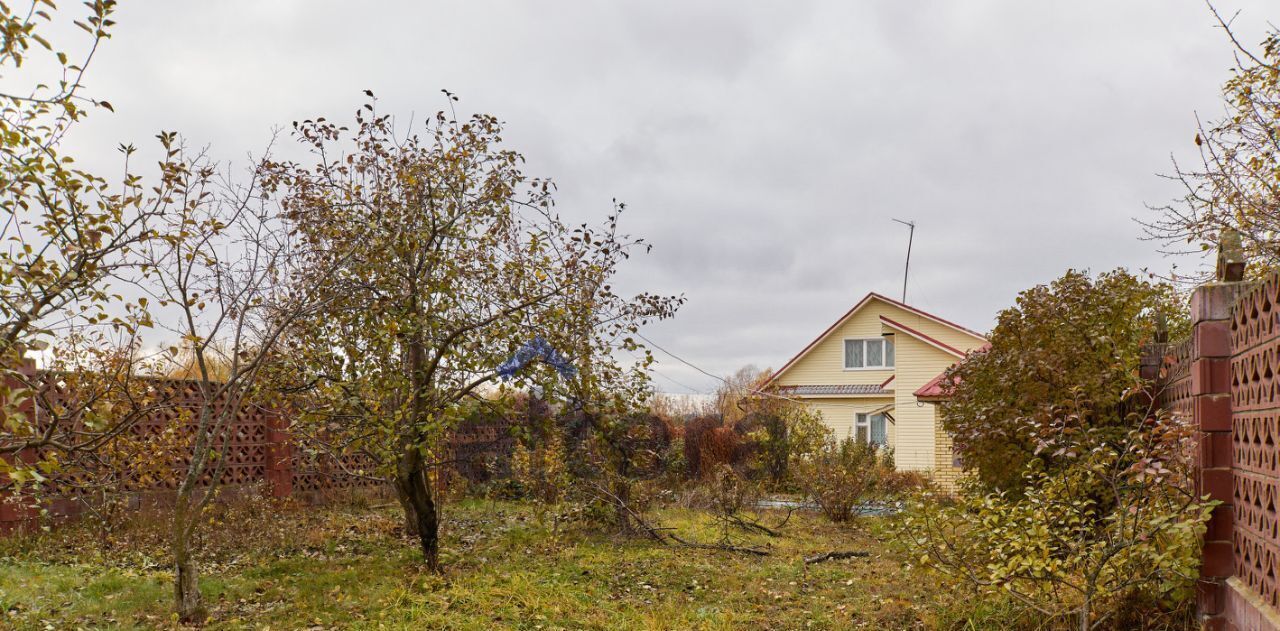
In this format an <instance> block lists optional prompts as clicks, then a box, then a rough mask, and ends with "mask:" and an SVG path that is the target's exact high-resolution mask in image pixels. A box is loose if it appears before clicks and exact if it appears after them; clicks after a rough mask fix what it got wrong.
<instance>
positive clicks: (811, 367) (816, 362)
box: [774, 298, 983, 394]
mask: <svg viewBox="0 0 1280 631" xmlns="http://www.w3.org/2000/svg"><path fill="white" fill-rule="evenodd" d="M882 315H883V316H884V317H886V318H889V319H891V320H894V321H896V322H898V323H899V324H902V325H904V326H909V327H911V328H913V329H915V330H917V331H920V332H921V333H924V334H925V335H928V336H930V337H932V338H934V339H936V340H939V341H941V342H943V343H945V344H948V345H950V346H953V347H955V348H958V349H960V350H962V351H967V350H970V349H973V348H977V347H978V346H980V345H981V344H982V343H983V342H982V340H980V339H978V338H975V337H973V336H972V335H967V334H965V333H961V332H959V331H957V330H955V329H953V328H951V327H949V326H944V325H941V324H938V323H937V322H934V321H933V320H930V319H928V318H925V317H923V316H920V315H916V314H914V313H912V312H910V311H907V310H905V309H903V308H901V307H897V306H895V305H892V304H889V303H887V302H884V301H883V300H879V299H877V298H871V299H870V302H869V303H868V304H866V305H863V307H862V309H861V310H860V311H858V312H857V313H855V314H854V315H853V317H851V318H849V321H847V322H845V323H844V324H843V325H841V326H840V327H838V328H837V329H836V330H835V331H832V332H831V334H830V335H828V336H827V338H826V339H825V340H823V341H821V342H819V343H818V345H817V346H816V347H815V348H814V349H813V350H811V351H809V354H808V355H805V356H804V357H801V358H800V361H798V362H796V363H795V364H793V365H792V366H791V367H790V368H788V369H787V370H786V372H784V373H782V374H781V375H778V377H777V379H775V380H774V384H775V385H779V386H795V385H846V384H877V385H878V384H881V383H883V382H884V380H886V379H888V378H889V377H890V376H892V375H893V374H894V371H893V370H845V369H844V340H845V338H878V337H880V334H881V333H884V332H886V331H885V330H884V327H883V325H881V323H880V316H882ZM817 333H820V331H819V332H815V335H816V334H817ZM903 337H906V336H905V335H902V334H898V335H896V336H895V337H894V340H895V341H898V340H901V339H902V338H903ZM953 361H954V358H953ZM896 363H897V364H898V366H899V367H901V365H902V355H901V351H899V353H898V356H897V358H896ZM948 365H950V364H948ZM944 368H946V366H943V368H940V369H938V371H937V372H935V373H934V374H932V375H929V378H930V379H932V378H933V377H936V376H937V375H938V373H939V372H942V370H943V369H944ZM917 387H918V386H917ZM897 389H898V390H902V388H901V387H898V388H897ZM914 390H915V388H912V390H911V391H914ZM909 393H910V392H908V394H909Z"/></svg>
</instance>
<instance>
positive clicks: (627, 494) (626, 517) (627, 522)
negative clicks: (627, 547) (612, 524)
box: [613, 476, 633, 534]
mask: <svg viewBox="0 0 1280 631" xmlns="http://www.w3.org/2000/svg"><path fill="white" fill-rule="evenodd" d="M613 495H614V497H615V498H617V501H618V505H617V507H616V509H615V515H616V517H615V519H617V520H618V530H619V531H621V532H623V533H625V534H631V532H632V531H633V528H632V523H631V484H630V483H629V482H628V481H627V480H626V479H624V478H622V477H621V476H619V477H618V479H617V480H615V481H614V483H613Z"/></svg>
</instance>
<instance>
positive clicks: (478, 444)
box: [0, 373, 514, 535]
mask: <svg viewBox="0 0 1280 631" xmlns="http://www.w3.org/2000/svg"><path fill="white" fill-rule="evenodd" d="M34 377H35V381H36V382H37V383H39V384H40V386H41V387H42V388H43V389H44V390H45V392H46V393H49V394H50V398H51V399H52V400H57V399H58V397H60V396H66V395H67V393H64V392H61V391H60V388H62V386H61V385H60V384H61V380H60V379H59V378H58V377H57V376H56V375H53V374H49V373H36V374H34ZM146 387H147V388H148V389H149V391H150V394H151V395H152V396H154V397H155V400H158V401H163V402H164V403H165V404H164V405H157V406H155V409H154V410H153V411H151V412H149V413H148V414H147V415H146V416H145V417H144V418H142V419H141V420H139V421H138V422H136V423H134V424H132V425H130V427H129V429H128V432H127V433H126V434H125V436H124V437H125V438H126V439H132V440H135V441H137V442H138V444H143V445H149V444H153V442H151V441H156V440H157V439H158V438H159V437H160V436H161V435H163V434H165V433H166V432H171V434H170V435H172V433H176V434H177V435H178V436H177V437H176V442H178V443H180V444H189V443H187V442H185V441H189V440H190V439H191V438H192V437H193V436H194V433H195V427H196V426H195V421H194V420H192V417H193V412H194V411H196V410H198V407H199V405H200V401H201V398H200V395H199V393H198V391H197V390H196V388H197V385H196V383H195V382H192V381H184V380H177V379H147V380H146ZM26 407H27V410H28V413H32V412H34V414H35V418H36V424H37V426H39V425H40V423H41V422H42V420H41V419H42V415H41V413H40V410H38V409H33V408H34V407H35V406H34V405H27V406H26ZM289 424H290V423H289V419H287V418H285V417H284V416H283V415H281V414H280V413H278V412H277V411H276V410H274V409H271V408H267V407H262V406H258V405H253V404H246V405H244V406H243V409H242V410H241V412H240V414H239V415H238V416H237V418H236V419H235V420H234V421H233V422H232V424H231V426H230V428H229V429H228V431H227V433H226V440H227V441H229V444H226V445H225V446H226V451H225V454H226V461H225V464H224V467H223V470H222V475H221V478H220V480H219V487H220V488H222V489H225V490H226V492H227V493H229V494H235V493H237V492H239V491H240V490H242V489H245V488H249V487H253V486H258V487H260V488H263V489H264V490H266V491H268V492H269V493H270V494H271V495H272V496H274V497H294V498H297V499H299V500H302V501H304V502H308V503H322V502H325V501H328V500H329V499H330V498H332V497H333V496H335V495H339V494H344V493H351V492H358V491H360V490H362V489H369V490H376V491H387V490H388V485H386V483H385V482H384V481H383V480H382V479H380V478H379V477H378V475H377V466H376V462H375V461H374V460H373V458H371V457H370V456H368V455H365V454H361V453H343V454H333V453H330V452H328V451H327V450H324V449H320V448H319V446H318V445H312V444H309V443H307V442H306V441H304V440H302V439H301V438H297V437H294V436H291V435H290V433H289V431H288V427H289ZM510 427H511V420H510V419H505V418H497V417H495V418H489V419H480V420H479V421H478V422H477V421H473V422H469V423H464V425H463V426H462V427H460V428H459V429H458V430H457V431H455V432H454V433H453V434H452V435H451V436H450V440H449V450H448V455H447V456H446V460H447V461H448V462H449V463H450V465H451V469H452V471H454V472H456V474H457V475H459V476H461V477H464V478H467V479H471V480H475V479H482V478H484V477H485V476H486V475H487V469H486V465H487V464H488V463H489V462H490V461H493V460H500V459H501V458H502V457H503V456H504V455H509V454H510V452H511V449H512V447H513V444H514V439H513V438H512V437H511V435H510ZM221 446H222V444H215V449H219V448H221ZM184 451H185V450H182V449H178V450H175V452H174V453H175V454H181V453H183V452H184ZM37 456H38V454H35V453H33V452H30V451H28V452H24V453H21V454H18V455H17V457H18V458H22V459H25V460H26V461H28V462H32V461H34V460H35V458H36V457H37ZM102 458H103V457H102V456H99V459H100V460H102ZM106 458H110V456H106ZM189 461H190V460H189V458H187V457H183V456H181V455H175V456H174V457H172V458H170V459H169V460H168V461H167V462H162V463H161V465H160V467H161V468H162V469H167V471H168V473H167V474H161V475H147V474H145V473H144V472H143V471H141V470H140V468H139V467H135V466H133V464H134V463H129V462H110V461H107V460H102V462H100V464H99V466H98V467H97V468H96V469H91V468H79V469H75V470H71V471H68V472H66V473H63V474H61V476H62V478H63V479H62V480H59V479H56V478H55V479H54V480H53V481H52V482H53V483H54V484H53V487H52V490H51V493H50V495H51V497H50V498H48V499H46V500H45V501H43V502H42V503H41V505H39V506H31V505H28V504H25V503H21V502H16V501H12V499H11V498H6V497H5V495H4V494H3V493H2V492H0V535H4V534H7V533H11V532H15V531H19V530H25V529H30V528H32V527H34V526H37V525H39V524H40V522H41V520H42V519H52V520H55V521H62V520H67V519H76V518H78V517H80V516H82V515H83V514H84V513H85V512H86V511H91V510H92V509H93V505H94V503H95V502H99V501H100V497H101V493H102V492H103V489H108V490H109V491H110V492H111V493H114V494H116V495H119V494H124V495H125V496H126V497H125V498H124V499H126V500H127V501H128V502H129V503H130V505H140V504H142V503H143V502H148V503H164V502H166V501H169V500H171V498H172V494H173V492H174V491H175V490H176V488H177V482H178V480H180V479H181V477H182V475H184V474H185V472H186V468H187V465H188V463H189ZM108 472H109V473H108ZM107 477H110V478H111V480H110V481H109V485H105V486H104V485H103V482H104V481H105V479H106V478H107ZM211 478H212V474H211V473H207V474H206V475H205V479H204V480H202V481H201V484H202V485H204V486H208V485H209V484H210V483H211V482H212V479H211ZM60 482H61V484H59V483H60ZM59 487H61V488H62V489H63V490H61V491H60V490H59ZM86 489H90V490H88V491H86ZM117 499H118V498H117Z"/></svg>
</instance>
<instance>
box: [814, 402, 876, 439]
mask: <svg viewBox="0 0 1280 631" xmlns="http://www.w3.org/2000/svg"><path fill="white" fill-rule="evenodd" d="M805 402H806V403H807V404H808V405H809V408H810V409H812V410H815V411H817V412H819V413H820V414H822V422H823V423H824V424H826V426H827V427H830V428H831V431H833V432H835V435H836V439H837V440H844V439H846V438H848V437H850V436H852V435H853V421H854V419H855V417H856V415H857V414H858V413H862V414H867V413H869V412H871V411H873V410H875V409H878V408H882V407H884V406H886V405H888V404H890V403H893V399H891V398H889V397H850V398H847V399H846V398H841V399H836V398H831V399H826V398H806V399H805ZM885 429H886V430H887V431H888V434H889V436H888V438H889V444H890V445H892V444H893V443H894V440H895V437H896V436H895V429H896V428H895V427H894V424H893V423H886V424H885Z"/></svg>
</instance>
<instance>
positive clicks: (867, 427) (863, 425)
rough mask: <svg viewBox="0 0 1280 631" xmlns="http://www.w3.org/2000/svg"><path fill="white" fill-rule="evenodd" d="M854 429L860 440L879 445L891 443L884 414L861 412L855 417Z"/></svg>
mask: <svg viewBox="0 0 1280 631" xmlns="http://www.w3.org/2000/svg"><path fill="white" fill-rule="evenodd" d="M853 429H854V434H855V435H856V437H857V439H858V442H869V443H871V444H873V445H876V446H877V447H883V446H885V445H887V444H889V434H888V432H887V431H886V429H885V418H884V415H883V414H862V413H859V414H858V415H857V417H856V418H855V419H854V422H853Z"/></svg>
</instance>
